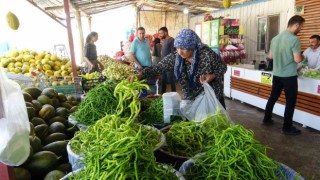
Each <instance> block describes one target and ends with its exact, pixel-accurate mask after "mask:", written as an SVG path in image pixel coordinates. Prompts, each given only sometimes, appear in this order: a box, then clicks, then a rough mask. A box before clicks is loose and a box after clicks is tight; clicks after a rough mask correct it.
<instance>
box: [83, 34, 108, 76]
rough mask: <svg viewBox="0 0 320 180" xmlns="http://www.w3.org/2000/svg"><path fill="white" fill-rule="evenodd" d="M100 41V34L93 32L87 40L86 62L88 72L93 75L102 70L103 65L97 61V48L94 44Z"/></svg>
mask: <svg viewBox="0 0 320 180" xmlns="http://www.w3.org/2000/svg"><path fill="white" fill-rule="evenodd" d="M97 40H98V33H96V32H91V33H90V34H89V35H88V36H87V38H86V45H85V51H84V52H85V56H84V60H85V61H86V67H85V68H86V72H88V73H91V72H95V71H99V70H100V69H101V70H102V69H103V68H104V67H103V65H102V64H101V63H100V62H99V61H98V60H97V59H98V56H97V47H96V45H95V44H94V43H95V42H97Z"/></svg>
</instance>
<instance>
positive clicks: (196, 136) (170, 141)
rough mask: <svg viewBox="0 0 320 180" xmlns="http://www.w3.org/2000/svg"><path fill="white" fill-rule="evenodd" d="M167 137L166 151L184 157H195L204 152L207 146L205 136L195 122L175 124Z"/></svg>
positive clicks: (166, 134)
mask: <svg viewBox="0 0 320 180" xmlns="http://www.w3.org/2000/svg"><path fill="white" fill-rule="evenodd" d="M165 136H166V142H167V146H166V148H165V150H168V151H169V152H170V153H171V154H174V155H179V156H184V157H193V156H194V155H195V154H198V153H200V152H203V150H204V147H205V144H206V139H205V134H204V133H203V132H202V131H201V129H200V127H199V126H197V123H196V122H194V121H185V122H180V123H176V124H173V125H172V126H171V128H170V130H169V131H168V132H167V133H165Z"/></svg>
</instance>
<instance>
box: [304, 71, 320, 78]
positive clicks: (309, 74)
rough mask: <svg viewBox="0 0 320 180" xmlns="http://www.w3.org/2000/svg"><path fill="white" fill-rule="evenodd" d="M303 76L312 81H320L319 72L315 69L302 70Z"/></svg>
mask: <svg viewBox="0 0 320 180" xmlns="http://www.w3.org/2000/svg"><path fill="white" fill-rule="evenodd" d="M302 71H303V72H302V73H303V76H305V77H308V78H313V79H320V70H316V69H304V70H302Z"/></svg>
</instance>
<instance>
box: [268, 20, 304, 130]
mask: <svg viewBox="0 0 320 180" xmlns="http://www.w3.org/2000/svg"><path fill="white" fill-rule="evenodd" d="M304 22H305V20H304V19H303V17H301V16H298V15H295V16H293V17H291V18H290V20H289V22H288V26H287V29H286V30H285V31H283V32H282V33H280V34H278V35H277V36H276V37H274V38H273V39H272V41H271V46H270V52H269V55H268V56H269V58H270V59H273V70H272V73H273V79H272V91H271V95H270V97H269V100H268V102H267V105H266V110H265V115H264V119H263V124H264V125H272V124H273V120H272V119H271V118H272V111H273V107H274V105H275V103H276V101H277V100H278V98H279V97H280V95H281V91H282V90H283V89H284V92H285V96H286V107H285V112H284V123H283V127H282V132H283V133H284V134H287V135H296V134H301V131H300V130H299V129H297V128H295V127H294V126H293V125H292V117H293V113H294V108H295V105H296V101H297V94H298V76H297V64H298V63H300V62H301V61H302V60H303V56H302V54H301V43H300V40H299V38H298V37H297V34H298V33H299V31H300V30H301V29H302V27H303V24H304Z"/></svg>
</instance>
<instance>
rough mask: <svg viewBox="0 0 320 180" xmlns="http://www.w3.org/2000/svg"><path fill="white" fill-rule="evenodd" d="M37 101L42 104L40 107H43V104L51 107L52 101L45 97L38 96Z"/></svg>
mask: <svg viewBox="0 0 320 180" xmlns="http://www.w3.org/2000/svg"><path fill="white" fill-rule="evenodd" d="M37 100H38V101H39V102H40V103H41V104H42V105H45V104H50V105H52V100H51V99H50V98H49V97H48V96H46V95H40V96H39V97H38V98H37Z"/></svg>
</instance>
